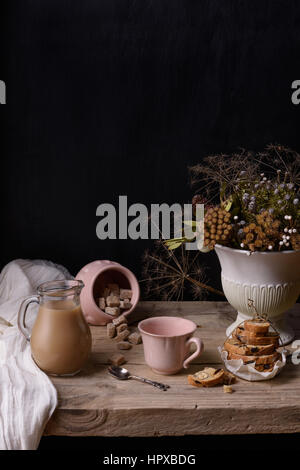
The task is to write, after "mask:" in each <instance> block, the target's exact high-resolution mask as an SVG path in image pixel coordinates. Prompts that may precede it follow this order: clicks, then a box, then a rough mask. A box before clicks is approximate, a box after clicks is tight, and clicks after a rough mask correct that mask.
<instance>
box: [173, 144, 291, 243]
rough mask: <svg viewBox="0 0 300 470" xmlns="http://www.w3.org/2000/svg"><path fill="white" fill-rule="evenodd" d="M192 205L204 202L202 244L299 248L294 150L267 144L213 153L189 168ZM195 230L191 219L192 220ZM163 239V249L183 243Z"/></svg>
mask: <svg viewBox="0 0 300 470" xmlns="http://www.w3.org/2000/svg"><path fill="white" fill-rule="evenodd" d="M190 173H191V178H192V184H193V185H194V186H195V185H196V186H197V192H196V194H195V196H194V197H193V205H194V206H196V204H204V207H205V215H204V244H203V245H204V246H203V247H202V248H201V250H202V251H209V250H212V249H213V248H214V246H215V245H216V244H219V245H225V246H228V247H231V248H239V249H242V250H250V251H281V250H299V249H300V233H299V232H300V209H299V207H300V206H299V199H300V197H299V182H300V154H298V153H297V152H295V151H293V150H290V149H288V148H286V147H283V146H282V145H273V144H270V145H268V146H267V148H266V149H265V150H264V151H263V152H258V153H254V152H249V151H245V150H242V151H240V152H238V153H234V154H231V155H223V154H220V155H214V156H209V157H207V158H206V159H205V160H204V163H200V164H198V165H195V166H193V167H192V168H190ZM193 226H194V229H195V231H196V230H197V224H196V222H195V221H193ZM174 241H175V240H174V239H173V240H166V241H165V244H166V246H167V247H168V248H169V249H171V250H172V249H174V248H176V247H178V246H179V245H180V244H181V243H185V239H184V238H183V239H182V241H181V242H179V243H178V239H177V240H176V243H174Z"/></svg>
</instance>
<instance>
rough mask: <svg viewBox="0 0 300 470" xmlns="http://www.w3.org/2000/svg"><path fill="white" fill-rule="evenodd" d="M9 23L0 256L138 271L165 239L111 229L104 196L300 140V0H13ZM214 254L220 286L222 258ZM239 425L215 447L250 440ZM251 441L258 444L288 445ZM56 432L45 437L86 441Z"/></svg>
mask: <svg viewBox="0 0 300 470" xmlns="http://www.w3.org/2000/svg"><path fill="white" fill-rule="evenodd" d="M0 21H1V28H0V47H1V49H0V53H1V57H0V58H1V60H0V79H1V80H5V82H6V85H7V104H6V106H1V108H0V119H1V140H0V142H1V157H0V158H1V172H0V194H1V222H2V223H1V235H2V245H1V247H2V250H1V252H2V253H1V266H3V265H4V264H6V263H7V262H9V261H10V260H12V259H14V258H18V257H22V258H46V259H51V260H53V261H55V262H58V263H62V264H64V265H65V266H66V267H67V268H69V270H70V271H71V272H72V273H73V274H76V272H77V271H78V270H79V269H80V268H81V267H82V266H83V265H84V264H86V263H87V262H90V261H92V260H94V259H101V258H105V259H113V260H117V261H119V262H121V263H123V264H125V265H126V266H128V267H129V268H131V269H132V270H133V271H134V272H135V273H136V274H137V275H138V277H140V266H141V256H142V253H143V251H144V249H145V248H146V247H147V246H151V245H152V242H145V241H131V240H125V241H124V240H123V241H118V240H112V241H109V240H107V241H100V240H98V239H97V237H96V231H95V229H96V223H97V218H96V215H95V213H96V207H97V206H98V205H99V204H100V203H102V202H109V203H113V204H116V203H117V200H118V196H119V195H122V194H125V195H127V196H128V200H129V203H130V204H131V203H134V202H142V203H144V204H147V205H149V204H151V203H158V202H159V203H161V202H167V203H173V202H187V201H189V200H190V199H191V197H192V195H193V192H192V190H191V189H190V187H189V184H188V172H187V167H188V166H189V165H191V164H194V163H196V162H197V161H199V160H201V159H202V158H203V157H204V156H205V155H207V154H211V153H215V152H231V151H233V150H235V149H236V148H237V147H245V148H251V149H254V150H257V149H258V150H259V149H262V148H263V147H264V146H265V145H266V144H268V143H269V142H280V143H282V144H286V145H288V146H290V147H292V148H295V149H298V150H299V149H300V135H299V125H298V123H299V116H300V106H299V107H297V106H294V105H293V104H292V103H291V83H292V81H293V80H295V79H299V77H300V67H299V50H300V48H299V46H300V8H299V2H297V1H296V0H295V1H292V0H289V1H288V2H287V1H286V0H281V1H277V0H247V1H240V0H218V1H217V0H206V1H202V0H201V1H199V0H198V1H196V0H193V1H192V0H172V1H170V0H157V1H155V0H127V1H126V0H86V1H83V0H82V1H79V0H43V1H40V0H20V1H17V0H6V1H5V0H2V1H1V18H0ZM205 262H206V263H208V264H209V265H210V267H211V270H210V273H209V277H210V278H211V280H212V283H214V285H215V286H216V287H220V284H219V268H218V264H217V262H216V258H215V256H214V255H210V256H208V257H206V258H205ZM227 437H228V439H229V440H228V439H227V440H226V441H225V437H223V438H222V439H223V440H222V441H220V439H219V440H217V439H215V440H214V441H212V442H211V446H213V447H215V446H217V447H218V448H223V447H224V446H226V448H227V450H228V448H229V449H230V443H231V446H232V447H235V450H236V447H238V448H245V447H247V446H249V445H250V441H249V439H250V437H251V436H250V437H249V436H247V439H246V440H244V442H242V441H241V438H240V441H238V440H237V438H235V439H233V438H230V436H227ZM251 438H253V439H254V441H253V442H252V441H251V442H252V444H251V445H252V446H253V447H254V448H255V449H258V450H259V449H260V448H264V449H265V448H268V449H272V450H273V446H275V445H276V443H278V440H276V439H275V440H274V438H271V437H264V438H263V437H262V436H261V437H259V438H258V437H257V436H252V437H251ZM278 438H280V445H281V446H282V444H283V443H284V442H285V440H283V437H282V436H281V437H280V436H279V437H278ZM53 439H54V440H55V439H56V438H52V441H51V438H48V440H47V438H44V439H43V440H42V443H41V447H40V448H41V450H42V449H47V448H53V447H56V448H61V449H69V450H70V449H71V448H73V447H72V446H74V444H73V443H74V441H73V440H72V443H71V444H70V443H68V442H69V441H68V442H67V441H66V439H61V440H58V439H57V440H56V441H55V443H53ZM186 439H187V441H186V443H185V444H184V449H186V448H187V447H188V446H190V447H194V446H196V444H197V448H198V450H201V449H202V447H203V446H204V448H205V447H207V446H208V447H209V445H210V444H209V442H208V441H207V440H206V441H205V439H204V438H202V439H201V438H200V437H197V438H190V439H189V438H186ZM51 442H52V443H51ZM77 442H78V441H77ZM88 442H89V444H88ZM88 442H87V441H85V443H82V441H81V444H79V443H78V445H76V448H78V449H80V446H81V448H84V447H86V448H94V449H98V452H99V455H101V454H102V453H103V445H104V442H103V440H101V439H100V438H98V439H97V440H96V438H95V439H94V441H92V440H89V441H88ZM172 442H173V441H172ZM288 442H289V443H290V445H291V446H292V447H293V448H295V442H296V441H295V440H293V439H292V440H291V439H289V441H288ZM201 443H202V444H201ZM160 444H161V445H166V444H164V441H160ZM110 445H111V446H112V444H110ZM118 445H119V444H118ZM118 445H117V444H116V448H115V449H114V451H115V452H116V453H117V449H118V448H119V447H118ZM126 445H127V444H126ZM138 445H139V446H142V443H141V442H139V444H138ZM148 445H149V440H148V441H147V444H146V446H148ZM153 445H154V446H157V440H155V441H154V443H153ZM172 445H173V444H172ZM182 445H183V443H182V441H181V443H180V446H181V448H182ZM89 446H90V447H89ZM105 446H106V449H107V451H109V450H110V449H109V445H108V444H107V443H105ZM133 446H136V445H135V444H134V443H133V442H131V447H133ZM193 450H194V449H193ZM122 451H123V448H122ZM124 452H125V451H124ZM132 452H133V451H132V450H131V448H130V451H129V454H132Z"/></svg>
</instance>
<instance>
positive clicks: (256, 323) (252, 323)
mask: <svg viewBox="0 0 300 470" xmlns="http://www.w3.org/2000/svg"><path fill="white" fill-rule="evenodd" d="M269 327H270V323H269V322H268V321H264V320H257V319H255V320H246V321H245V322H244V328H245V331H250V333H254V334H256V335H265V334H267V333H268V331H269Z"/></svg>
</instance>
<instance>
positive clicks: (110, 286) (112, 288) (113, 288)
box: [107, 284, 120, 295]
mask: <svg viewBox="0 0 300 470" xmlns="http://www.w3.org/2000/svg"><path fill="white" fill-rule="evenodd" d="M107 287H108V289H109V292H110V293H111V294H117V295H119V294H120V287H119V286H118V284H108V286H107Z"/></svg>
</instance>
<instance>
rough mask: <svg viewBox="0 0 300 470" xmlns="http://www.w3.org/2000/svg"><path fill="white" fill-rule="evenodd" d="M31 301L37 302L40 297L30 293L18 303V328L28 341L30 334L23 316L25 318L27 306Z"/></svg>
mask: <svg viewBox="0 0 300 470" xmlns="http://www.w3.org/2000/svg"><path fill="white" fill-rule="evenodd" d="M31 302H35V303H37V304H39V303H40V297H39V296H38V295H32V296H30V297H27V298H26V299H24V300H23V302H22V303H21V305H20V309H19V313H18V328H19V330H20V331H21V333H22V335H23V336H25V338H26V339H27V341H30V334H29V330H28V328H27V326H26V323H25V318H26V313H27V309H28V307H29V304H31Z"/></svg>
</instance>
